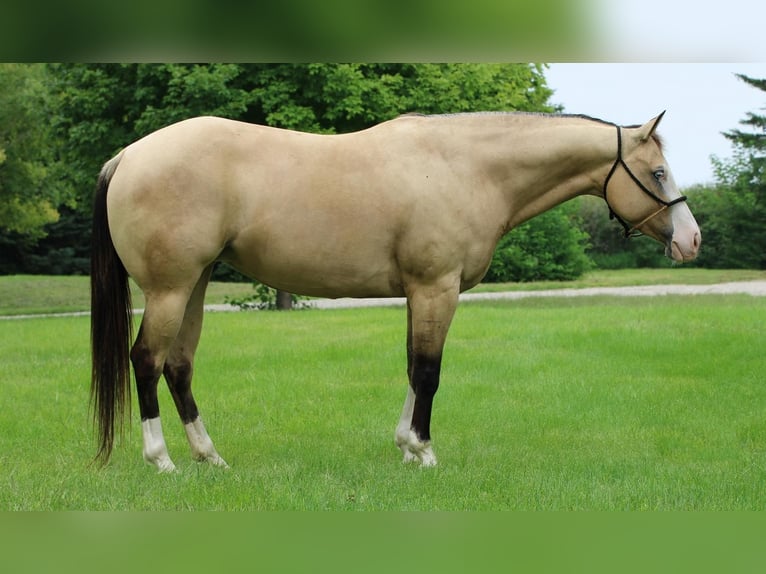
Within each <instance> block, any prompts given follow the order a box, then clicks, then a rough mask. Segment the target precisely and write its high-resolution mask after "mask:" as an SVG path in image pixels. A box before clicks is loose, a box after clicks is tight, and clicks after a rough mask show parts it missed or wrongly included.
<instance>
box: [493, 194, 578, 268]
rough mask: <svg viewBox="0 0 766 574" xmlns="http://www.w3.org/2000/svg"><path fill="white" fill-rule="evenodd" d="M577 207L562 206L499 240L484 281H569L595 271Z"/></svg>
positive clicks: (528, 222)
mask: <svg viewBox="0 0 766 574" xmlns="http://www.w3.org/2000/svg"><path fill="white" fill-rule="evenodd" d="M587 246H588V234H587V233H585V232H584V231H582V230H581V226H580V221H579V215H578V213H577V207H576V205H575V204H574V203H567V204H564V205H560V206H559V207H557V208H555V209H551V210H550V211H547V212H545V213H542V214H540V215H538V216H537V217H535V218H534V219H532V220H530V221H527V222H526V223H523V224H522V225H520V226H519V227H517V228H515V229H513V230H512V231H511V232H510V233H508V234H507V235H506V236H505V237H503V238H502V239H501V240H500V243H498V246H497V248H496V249H495V253H494V255H493V257H492V263H491V264H490V267H489V271H487V275H486V277H485V278H484V280H485V281H487V282H490V283H494V282H507V281H540V280H543V279H545V280H550V281H567V280H572V279H576V278H577V277H580V276H581V275H582V274H583V273H585V272H586V271H588V270H589V269H590V268H591V267H592V263H591V260H590V259H589V258H588V256H587V255H586V253H585V249H586V248H587Z"/></svg>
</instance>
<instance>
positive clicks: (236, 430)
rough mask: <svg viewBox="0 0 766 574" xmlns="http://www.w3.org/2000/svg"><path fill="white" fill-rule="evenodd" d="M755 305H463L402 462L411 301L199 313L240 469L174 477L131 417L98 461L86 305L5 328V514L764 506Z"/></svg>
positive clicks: (224, 428)
mask: <svg viewBox="0 0 766 574" xmlns="http://www.w3.org/2000/svg"><path fill="white" fill-rule="evenodd" d="M765 321H766V299H763V298H754V297H748V296H690V297H675V296H668V297H659V298H635V299H624V298H619V299H618V298H608V297H596V298H584V299H543V300H537V299H535V300H524V301H514V302H486V303H485V302H482V303H465V304H462V305H461V306H460V308H459V309H458V313H457V316H456V318H455V321H454V323H453V327H452V331H451V333H450V338H449V340H448V342H447V347H446V350H445V356H444V368H443V375H442V386H441V388H440V390H439V393H438V394H437V397H436V402H435V407H434V419H433V425H432V430H433V435H434V448H435V451H436V454H437V456H438V457H439V466H438V467H436V468H433V469H421V468H419V467H417V466H410V465H402V464H401V462H400V456H399V453H398V451H397V449H396V447H395V446H394V444H393V431H394V427H395V425H396V421H397V420H398V415H399V410H400V408H401V404H402V402H403V400H404V396H405V392H406V386H405V382H404V380H405V375H404V373H405V356H404V324H405V316H404V311H403V310H402V309H400V308H399V309H397V308H380V309H354V310H335V311H302V312H294V313H288V314H285V313H234V314H209V315H208V316H207V317H206V323H205V328H204V330H203V337H202V343H201V346H200V350H199V352H198V362H197V365H196V371H195V373H196V379H195V381H196V382H195V390H196V394H197V398H198V402H199V404H200V408H201V411H202V415H203V417H204V419H205V421H206V424H207V426H208V430H209V431H210V433H211V436H212V437H213V439H214V441H215V442H216V446H217V447H218V450H219V452H220V453H221V455H222V456H223V457H224V458H225V459H226V460H227V461H228V462H229V464H230V465H231V467H232V468H231V469H230V470H229V471H223V470H220V469H216V468H209V467H207V466H204V465H198V464H196V463H194V462H192V461H191V460H190V459H189V456H188V449H187V445H186V442H185V438H184V436H183V431H182V429H181V426H180V423H179V422H178V419H177V416H176V415H175V412H174V411H173V409H172V403H171V401H170V398H169V396H168V393H167V391H166V389H165V388H164V387H163V389H162V392H161V399H162V409H163V415H164V425H165V434H166V439H167V441H168V446H169V449H170V453H171V456H172V457H173V458H174V460H175V462H176V464H177V466H178V468H179V472H178V473H176V474H174V475H171V476H162V475H157V474H155V472H154V470H153V469H152V468H150V467H148V466H146V465H144V463H143V462H142V461H141V436H140V429H139V425H138V421H137V408H134V413H133V419H132V422H131V425H130V427H131V431H130V432H129V433H128V434H127V435H126V437H125V439H124V440H123V441H122V443H121V444H120V445H119V446H118V447H117V449H116V451H115V453H114V456H113V458H112V461H111V463H110V464H109V465H108V466H107V467H106V468H104V469H98V468H94V467H92V466H89V461H90V459H91V457H92V455H93V454H94V444H95V443H94V437H93V433H92V431H91V429H90V426H89V417H88V412H87V396H88V372H89V357H88V318H87V317H66V318H36V319H27V320H21V321H2V322H0V339H2V341H3V344H2V346H0V364H1V365H2V378H1V379H0V387H2V388H0V396H2V400H3V407H4V408H3V409H2V411H1V413H2V414H0V467H2V468H3V472H2V473H1V474H0V510H15V509H27V510H32V509H34V510H38V509H40V510H63V509H82V510H96V509H99V510H123V509H134V510H165V509H198V510H203V509H219V510H240V509H251V510H264V509H269V510H271V509H289V510H305V509H312V510H324V509H332V510H382V509H386V510H501V509H502V510H506V509H507V510H544V509H557V510H563V509H589V510H644V509H647V510H648V509H662V510H666V509H677V510H732V509H747V510H762V509H764V508H766V418H764V412H766V387H764V385H763V374H764V371H765V369H764V367H766V362H765V360H764V358H763V349H764V343H766V334H764V330H763V325H764V322H765Z"/></svg>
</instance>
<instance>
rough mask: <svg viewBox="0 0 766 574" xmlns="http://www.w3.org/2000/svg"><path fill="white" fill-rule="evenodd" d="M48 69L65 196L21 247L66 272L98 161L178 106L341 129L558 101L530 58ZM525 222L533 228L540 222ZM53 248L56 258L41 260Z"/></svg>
mask: <svg viewBox="0 0 766 574" xmlns="http://www.w3.org/2000/svg"><path fill="white" fill-rule="evenodd" d="M46 71H47V72H48V76H49V77H50V78H51V81H50V83H49V85H50V91H51V95H50V97H49V103H50V105H49V106H48V112H47V113H48V115H49V117H50V121H49V122H48V123H49V124H50V126H51V129H52V131H53V134H54V135H55V137H56V139H57V140H59V141H60V142H61V145H60V146H58V149H57V153H58V159H60V160H61V161H59V162H58V165H59V166H60V167H61V169H60V171H59V172H58V174H57V176H58V180H59V181H61V182H62V184H63V185H64V186H65V188H66V190H67V191H68V193H69V197H70V200H69V202H68V204H67V209H63V210H62V215H61V220H60V221H59V222H58V223H57V224H56V225H49V226H48V228H47V229H46V231H47V232H48V236H47V237H46V238H45V239H43V240H41V241H40V242H39V243H38V244H37V246H36V247H35V248H33V249H26V251H25V252H24V253H23V254H22V256H20V257H19V260H20V261H23V264H24V265H25V266H26V269H30V267H33V268H34V269H35V270H40V269H43V270H52V269H54V268H56V266H57V265H58V264H59V263H62V262H67V263H66V265H68V266H69V267H68V269H69V270H68V271H67V270H66V269H61V270H62V271H63V272H81V271H82V262H83V261H84V260H86V258H87V256H88V245H89V238H88V236H87V233H81V234H80V235H79V237H78V239H76V240H75V239H73V236H76V235H77V234H78V230H85V229H87V226H88V222H89V219H90V209H91V194H92V191H93V189H94V185H95V184H94V182H95V178H96V175H97V174H98V171H99V169H100V168H101V165H102V164H103V162H104V161H106V160H107V159H108V158H110V157H111V156H113V155H114V154H115V153H117V152H118V151H119V149H120V148H122V147H123V146H125V145H127V144H129V143H130V142H132V141H135V140H137V139H139V138H140V137H142V136H144V135H146V134H147V133H149V132H152V131H154V130H156V129H159V128H160V127H163V126H165V125H168V124H170V123H173V122H175V121H178V120H180V119H183V118H187V117H192V116H199V115H208V114H210V115H220V116H225V117H229V118H232V119H239V120H244V121H249V122H254V123H261V124H266V125H271V126H275V127H283V128H290V129H298V130H303V131H310V132H317V133H342V132H350V131H355V130H360V129H364V128H367V127H370V126H372V125H374V124H376V123H379V122H381V121H384V120H388V119H391V118H393V117H395V116H397V115H400V114H402V113H406V112H420V113H429V114H430V113H455V112H465V111H489V110H498V111H502V110H507V111H538V112H551V111H556V109H555V108H554V107H553V106H551V105H550V104H548V99H549V98H550V96H551V93H552V91H551V90H550V89H549V88H548V87H547V85H546V82H545V77H544V75H543V67H542V66H540V65H528V64H353V63H350V64H321V63H319V64H209V65H196V64H51V65H49V66H48V67H47V68H46ZM554 222H556V224H557V225H562V226H566V227H567V228H568V227H571V221H570V217H569V215H566V216H564V217H561V216H559V217H551V218H550V219H547V220H546V219H543V220H540V223H539V225H542V227H544V228H546V229H548V230H549V232H551V233H553V234H554V235H556V236H557V238H558V239H560V238H561V237H564V236H566V229H564V228H557V229H553V227H552V225H553V223H554ZM528 225H529V226H530V227H529V228H528V229H529V230H533V229H534V228H535V226H536V225H538V223H537V221H536V220H533V221H532V222H529V224H528ZM523 233H525V232H524V231H523V230H522V231H519V232H517V234H516V240H517V241H518V240H519V239H520V238H521V235H522V234H523ZM529 236H530V237H531V236H535V237H536V234H535V233H532V232H531V231H530V235H529ZM1 240H2V234H0V241H1ZM522 243H523V242H522ZM575 243H576V244H577V241H575ZM519 245H520V244H519ZM522 249H523V248H522ZM576 249H580V250H582V247H581V244H580V247H576ZM576 249H575V250H576ZM511 252H513V250H511V251H508V253H511ZM50 254H55V256H56V261H53V260H47V261H46V257H47V256H48V255H50ZM216 273H217V274H218V275H217V277H220V276H221V274H220V273H221V272H220V271H219V270H216ZM226 273H230V271H226Z"/></svg>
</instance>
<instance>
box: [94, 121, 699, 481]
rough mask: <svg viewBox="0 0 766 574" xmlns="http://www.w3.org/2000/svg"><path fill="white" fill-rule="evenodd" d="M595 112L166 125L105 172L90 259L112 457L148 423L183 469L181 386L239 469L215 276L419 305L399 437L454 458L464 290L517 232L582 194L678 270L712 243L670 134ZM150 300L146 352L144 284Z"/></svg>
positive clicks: (427, 460) (98, 413)
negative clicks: (450, 419)
mask: <svg viewBox="0 0 766 574" xmlns="http://www.w3.org/2000/svg"><path fill="white" fill-rule="evenodd" d="M663 114H664V112H663V113H662V114H660V115H658V116H656V117H655V118H653V119H651V120H649V121H648V122H646V123H645V124H640V125H632V126H620V125H618V124H615V123H612V122H607V121H603V120H600V119H596V118H591V117H588V116H582V115H568V114H533V113H512V112H480V113H464V114H449V115H418V114H407V115H404V116H399V117H398V118H395V119H392V120H389V121H386V122H383V123H380V124H378V125H375V126H373V127H370V128H368V129H365V130H361V131H357V132H353V133H347V134H335V135H319V134H310V133H303V132H299V131H292V130H285V129H278V128H273V127H266V126H260V125H255V124H249V123H244V122H239V121H234V120H229V119H223V118H217V117H196V118H192V119H187V120H184V121H181V122H178V123H175V124H172V125H170V126H167V127H164V128H162V129H159V130H157V131H155V132H153V133H151V134H149V135H147V136H145V137H143V138H141V139H139V140H137V141H135V142H134V143H132V144H130V145H128V146H127V147H125V148H124V149H123V150H122V151H120V152H119V153H118V154H117V155H116V156H114V157H113V158H112V159H110V160H109V161H107V162H106V163H105V164H104V166H103V168H102V170H101V172H100V174H99V177H98V183H97V187H96V193H95V197H94V210H93V229H92V231H93V234H92V262H91V333H90V335H91V354H92V379H91V408H92V411H93V418H94V425H95V426H97V436H98V451H97V454H96V455H95V458H94V460H98V461H100V462H101V463H102V464H106V463H107V462H108V460H109V458H110V455H111V453H112V450H113V445H114V440H115V435H116V434H118V431H119V434H120V435H121V434H122V432H123V425H124V418H125V416H126V411H127V412H129V411H130V387H131V384H130V366H131V364H132V367H133V372H134V374H135V384H136V392H137V396H138V407H139V410H140V416H141V429H142V437H143V458H144V459H145V461H146V462H148V463H149V464H150V465H154V466H155V467H156V469H157V470H158V471H159V472H168V471H173V470H174V469H175V465H174V463H173V461H172V460H171V458H170V455H169V453H168V449H167V446H166V443H165V439H164V436H163V430H162V425H161V422H160V411H159V405H158V399H157V387H158V381H159V379H160V377H161V376H163V375H164V378H165V379H166V381H167V385H168V387H169V390H170V394H171V395H172V398H173V400H174V403H175V406H176V408H177V411H178V414H179V416H180V418H181V421H182V423H183V426H184V429H185V431H186V435H187V438H188V441H189V445H190V448H191V454H192V457H193V459H195V460H197V461H204V462H207V463H210V464H212V465H217V466H220V467H228V465H227V463H226V462H225V461H224V459H223V458H222V457H221V456H220V455H219V454H218V451H217V450H216V448H215V446H214V444H213V441H212V440H211V438H210V436H209V435H208V432H207V430H206V428H205V425H204V424H203V422H202V419H201V418H200V414H199V410H198V407H197V404H196V402H195V400H194V396H193V394H192V388H191V382H192V374H193V366H194V354H195V350H196V349H197V345H198V342H199V338H200V333H201V330H202V319H203V301H204V295H205V289H206V286H207V284H208V281H209V280H210V276H211V272H212V269H213V265H214V264H215V263H216V262H217V261H225V262H227V263H229V264H230V265H232V266H233V267H234V268H236V269H237V270H239V271H241V272H242V273H244V274H245V275H248V276H250V277H252V278H254V279H256V280H258V281H260V282H262V283H264V284H266V285H269V286H272V287H274V288H277V289H281V290H284V291H288V292H291V293H297V294H302V295H309V296H317V297H328V298H336V297H355V298H365V297H406V302H407V303H406V307H407V336H406V346H407V376H408V381H409V385H408V387H407V395H406V398H405V401H404V406H403V408H402V412H401V417H400V418H399V422H398V424H397V426H396V430H395V433H394V439H395V443H396V445H397V446H398V447H399V449H400V450H401V453H402V456H403V461H404V462H415V463H416V464H420V465H422V466H424V467H429V466H433V465H435V464H436V456H435V454H434V451H433V448H432V439H431V430H430V423H431V412H432V406H433V400H434V395H435V393H436V391H437V388H438V387H439V374H440V369H441V361H442V350H443V347H444V343H445V339H446V337H447V332H448V330H449V327H450V323H451V321H452V318H453V314H454V312H455V308H456V306H457V303H458V295H459V293H461V292H462V291H465V290H467V289H470V288H471V287H473V286H475V285H476V284H477V283H479V282H480V280H481V279H482V278H483V276H484V274H485V273H486V271H487V269H488V267H489V264H490V261H491V259H492V254H493V251H494V248H495V246H496V245H497V243H498V241H499V240H500V238H501V237H502V236H503V235H505V234H506V233H508V232H509V231H510V230H511V229H513V228H514V227H516V226H517V225H519V224H520V223H522V222H524V221H527V220H529V219H530V218H532V217H535V216H536V215H538V214H540V213H542V212H544V211H546V210H548V209H550V208H552V207H554V206H556V205H558V204H560V203H562V202H564V201H567V200H569V199H571V198H573V197H575V196H579V195H584V194H589V195H596V196H600V197H601V198H603V199H604V200H605V202H606V205H607V207H608V209H609V212H610V214H611V215H612V216H613V217H615V218H616V219H617V220H618V221H619V222H620V223H621V225H622V226H623V228H624V232H625V235H626V236H633V235H636V234H639V233H640V234H645V235H648V236H650V237H652V238H653V239H655V240H657V241H659V242H660V243H662V244H663V245H664V246H665V254H666V255H667V256H669V257H671V258H672V259H673V260H675V261H677V262H683V261H689V260H692V259H694V258H695V256H696V255H697V253H698V250H699V247H700V241H701V237H700V230H699V227H698V225H697V222H696V221H695V219H694V216H693V215H692V213H691V211H690V210H689V207H688V205H687V203H686V202H685V200H686V198H685V197H684V196H682V195H680V193H679V191H678V189H677V187H676V185H675V183H674V180H673V176H672V174H671V171H670V168H669V166H668V164H667V161H666V160H665V158H664V156H663V147H662V140H661V139H660V138H659V136H658V135H657V133H656V129H657V126H658V125H659V123H660V121H661V119H662V116H663ZM129 277H132V278H133V279H134V281H135V282H136V284H137V285H138V286H139V287H140V288H141V290H142V291H143V293H144V295H145V300H146V305H145V310H144V314H143V317H142V320H141V324H140V327H139V330H138V334H137V336H136V338H135V341H134V340H133V324H132V307H131V299H130V290H129V286H128V278H129Z"/></svg>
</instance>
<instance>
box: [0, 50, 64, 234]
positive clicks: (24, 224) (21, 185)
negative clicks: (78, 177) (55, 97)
mask: <svg viewBox="0 0 766 574" xmlns="http://www.w3.org/2000/svg"><path fill="white" fill-rule="evenodd" d="M46 79H47V78H46V73H45V68H44V66H42V65H24V64H0V230H2V231H4V232H5V233H6V234H11V236H12V237H13V239H14V241H18V240H19V239H21V238H26V239H30V240H34V239H37V238H39V237H42V236H43V235H44V233H45V232H44V227H45V225H46V224H48V223H52V222H54V221H56V220H57V219H58V212H57V207H58V206H59V205H61V204H62V203H64V202H66V201H67V199H68V197H67V195H66V194H65V193H63V191H64V188H63V186H61V185H59V184H58V182H57V180H56V178H55V176H54V172H55V169H54V168H53V166H54V164H55V159H54V150H55V146H53V145H51V143H52V142H51V141H50V131H49V129H48V126H49V122H48V119H47V117H46V94H47V92H46V88H45V82H46Z"/></svg>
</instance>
